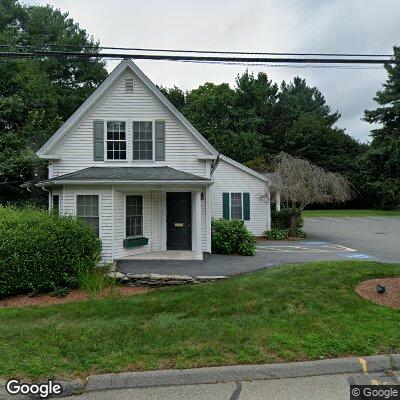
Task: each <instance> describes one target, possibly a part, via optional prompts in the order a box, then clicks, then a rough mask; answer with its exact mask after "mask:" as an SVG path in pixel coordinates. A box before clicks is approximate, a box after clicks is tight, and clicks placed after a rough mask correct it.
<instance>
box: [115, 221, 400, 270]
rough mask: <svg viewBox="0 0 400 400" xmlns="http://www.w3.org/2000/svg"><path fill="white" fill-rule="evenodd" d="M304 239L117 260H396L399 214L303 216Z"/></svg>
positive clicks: (186, 265)
mask: <svg viewBox="0 0 400 400" xmlns="http://www.w3.org/2000/svg"><path fill="white" fill-rule="evenodd" d="M304 228H305V230H306V231H307V232H308V233H309V234H310V238H309V240H301V241H269V240H260V241H258V244H257V253H256V255H255V256H254V257H241V256H223V255H219V254H209V255H205V259H204V261H150V260H134V261H133V260H131V261H120V262H119V263H118V269H119V270H120V271H121V272H131V273H139V274H141V273H154V274H178V275H190V276H196V275H226V276H228V275H237V274H243V273H247V272H252V271H257V270H260V269H264V268H267V267H270V266H273V265H276V264H288V263H297V262H308V261H326V260H378V261H387V262H400V218H396V217H393V218H378V217H371V218H324V217H322V218H307V219H306V222H305V226H304Z"/></svg>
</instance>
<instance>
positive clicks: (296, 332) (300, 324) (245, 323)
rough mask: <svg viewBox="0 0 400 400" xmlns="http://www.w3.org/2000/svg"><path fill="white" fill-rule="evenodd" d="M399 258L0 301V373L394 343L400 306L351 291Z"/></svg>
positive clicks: (253, 358) (275, 358)
mask: <svg viewBox="0 0 400 400" xmlns="http://www.w3.org/2000/svg"><path fill="white" fill-rule="evenodd" d="M395 275H400V265H399V264H380V263H376V262H365V261H341V262H321V263H313V264H298V265H287V266H282V267H276V268H272V269H270V270H265V271H262V272H257V273H254V274H250V275H245V276H241V277H234V278H231V279H228V280H226V281H224V282H220V283H213V284H202V285H198V286H185V287H176V288H166V289H161V290H158V291H154V292H150V293H146V294H143V295H137V296H132V297H125V298H111V299H105V300H99V301H93V300H92V301H85V302H80V303H70V304H64V305H57V306H49V307H41V308H39V307H30V308H21V309H0V351H1V356H0V376H2V377H15V376H20V377H31V378H38V377H50V376H58V377H60V376H72V375H80V376H84V375H86V374H88V373H104V372H110V371H113V372H117V371H126V370H139V369H156V368H188V367H200V366H206V365H222V364H246V363H263V362H280V361H292V360H311V359H319V358H321V357H339V356H346V355H356V354H357V355H370V354H379V353H386V352H399V351H400V330H399V326H400V311H399V310H393V309H390V308H387V307H384V306H379V305H375V304H373V303H371V302H369V301H366V300H363V299H361V298H360V297H358V296H357V294H356V293H355V292H354V287H355V285H356V284H357V283H358V282H360V281H362V280H365V279H368V278H373V277H383V276H395Z"/></svg>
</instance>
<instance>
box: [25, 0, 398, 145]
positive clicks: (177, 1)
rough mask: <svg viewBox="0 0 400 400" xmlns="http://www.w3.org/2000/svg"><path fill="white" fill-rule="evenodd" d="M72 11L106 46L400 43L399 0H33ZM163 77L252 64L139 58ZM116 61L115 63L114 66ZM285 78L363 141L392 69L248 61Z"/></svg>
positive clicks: (179, 78)
mask: <svg viewBox="0 0 400 400" xmlns="http://www.w3.org/2000/svg"><path fill="white" fill-rule="evenodd" d="M23 2H25V3H30V4H47V3H49V4H51V5H53V6H55V7H57V8H60V9H61V10H62V11H69V13H70V16H71V17H73V18H74V19H75V20H76V21H77V22H79V23H80V25H81V26H82V27H83V28H85V29H86V30H87V31H88V32H89V33H90V34H92V35H93V36H94V37H95V38H97V39H99V40H100V42H101V44H102V45H103V46H121V47H149V48H177V49H183V48H185V49H196V50H198V49H206V50H230V51H277V52H335V53H340V52H355V53H363V52H365V53H384V54H386V53H389V54H390V53H392V46H393V45H394V44H400V40H399V32H400V31H399V25H398V21H399V16H400V1H398V0H297V1H296V0H275V1H272V0H262V1H261V0H260V1H243V0H242V1H238V0H229V1H228V0H202V1H201V2H197V1H196V2H195V1H187V0H186V1H183V0H168V1H161V0H160V1H157V0H147V1H132V0H113V1H110V0H96V1H94V0H87V1H83V0H44V1H41V0H33V1H29V0H26V1H23ZM137 64H138V65H139V67H140V68H142V69H143V71H144V72H145V73H146V74H147V75H148V76H149V77H150V78H151V79H152V80H153V82H154V83H156V84H161V85H163V86H173V85H177V86H178V87H180V88H182V89H191V88H194V87H197V86H198V85H200V84H202V83H204V82H207V81H210V82H215V83H221V82H229V83H230V84H233V83H234V80H235V76H236V75H237V73H240V72H243V71H244V70H245V69H246V67H242V66H237V65H236V66H226V65H198V64H190V63H174V62H166V61H138V62H137ZM114 65H115V62H110V63H109V65H108V67H109V69H112V67H113V66H114ZM248 68H249V70H250V71H254V72H257V71H259V70H263V71H265V72H266V73H267V74H268V75H269V77H270V78H271V79H272V80H273V81H276V82H278V83H280V82H281V81H282V80H283V79H285V80H291V79H293V77H294V76H296V75H298V76H301V77H303V78H305V79H306V80H307V82H308V83H309V84H310V85H313V86H316V87H317V88H318V89H319V90H320V91H321V92H322V93H323V95H324V96H325V98H326V100H327V102H328V104H329V105H330V106H331V107H332V108H333V109H334V110H336V109H337V110H339V112H340V113H341V114H342V118H341V119H340V120H339V122H338V125H339V126H340V127H342V128H346V131H347V133H349V134H350V135H352V136H353V137H355V138H357V139H359V140H360V141H364V142H365V141H368V135H369V130H370V129H371V126H370V125H369V124H367V123H365V122H363V121H361V117H362V115H363V111H364V110H365V109H368V108H371V107H374V106H375V105H374V102H373V100H372V97H373V96H374V95H375V93H376V91H377V90H379V89H380V88H381V86H382V83H383V82H384V81H385V79H386V71H385V70H338V69H315V68H313V69H298V68H272V67H261V68H260V67H259V68H257V67H254V68H253V67H248Z"/></svg>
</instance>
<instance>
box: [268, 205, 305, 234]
mask: <svg viewBox="0 0 400 400" xmlns="http://www.w3.org/2000/svg"><path fill="white" fill-rule="evenodd" d="M293 223H294V225H295V226H293V228H298V229H301V228H302V227H303V224H304V219H303V217H302V215H301V211H300V210H299V209H297V208H282V209H281V210H280V211H276V210H272V211H271V229H290V228H292V224H293Z"/></svg>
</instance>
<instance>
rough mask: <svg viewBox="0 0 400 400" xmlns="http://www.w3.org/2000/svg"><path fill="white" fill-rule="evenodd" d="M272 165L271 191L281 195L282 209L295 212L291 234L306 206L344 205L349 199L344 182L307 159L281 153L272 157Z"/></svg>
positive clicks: (348, 185)
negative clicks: (273, 158)
mask: <svg viewBox="0 0 400 400" xmlns="http://www.w3.org/2000/svg"><path fill="white" fill-rule="evenodd" d="M274 164H275V172H274V174H273V176H272V186H273V189H274V191H275V192H276V193H279V194H280V198H281V204H282V205H283V206H284V207H285V208H292V209H296V210H298V212H297V213H294V214H293V217H292V221H291V228H290V232H289V234H290V235H295V232H296V226H297V222H298V219H299V218H300V216H301V212H302V211H303V210H304V208H305V207H306V206H307V205H309V204H329V203H344V202H346V201H348V200H350V199H351V197H352V192H353V190H352V187H351V185H350V183H349V182H348V181H347V179H345V178H344V177H343V176H341V175H339V174H336V173H333V172H327V171H325V170H324V169H322V168H320V167H318V166H317V165H315V164H312V163H310V162H309V161H307V160H303V159H301V158H296V157H292V156H291V155H289V154H287V153H283V152H282V153H279V154H278V155H277V156H276V157H275V160H274Z"/></svg>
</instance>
